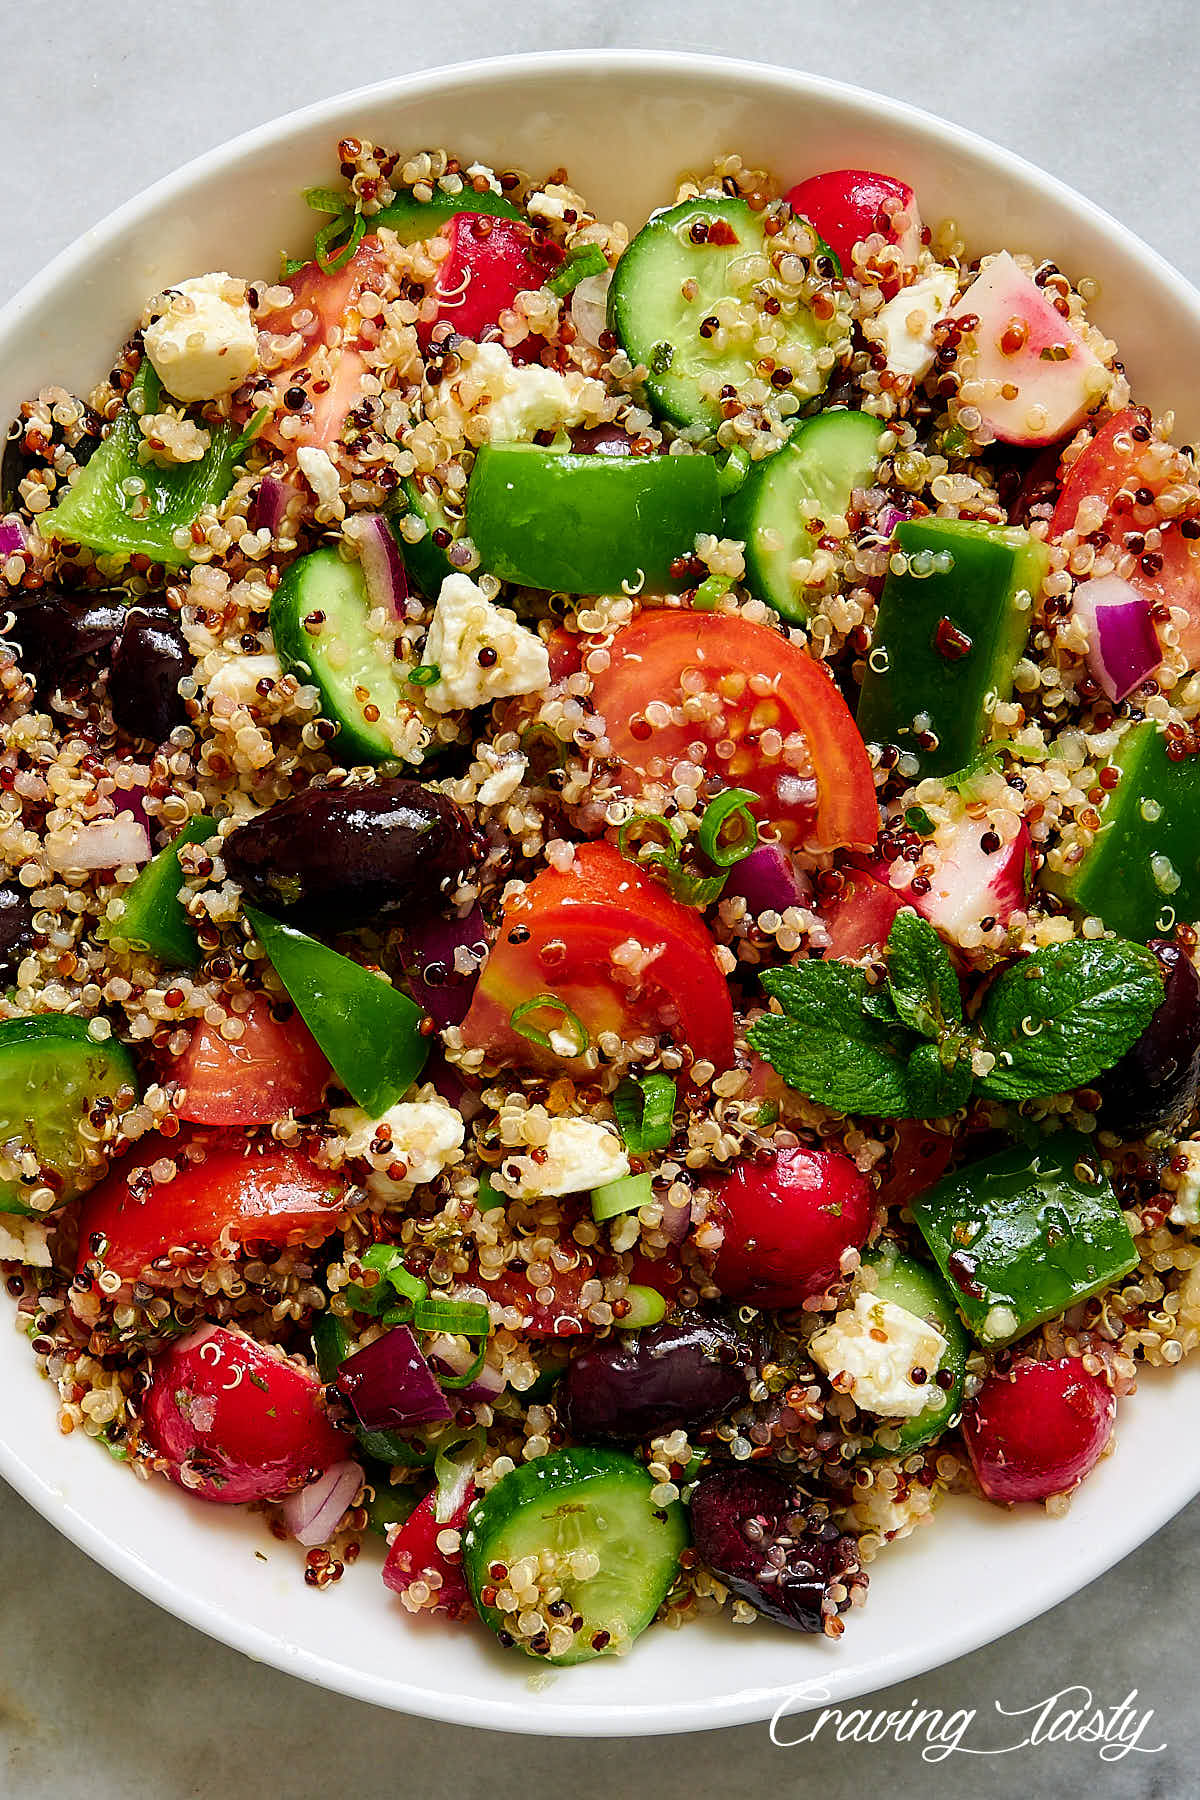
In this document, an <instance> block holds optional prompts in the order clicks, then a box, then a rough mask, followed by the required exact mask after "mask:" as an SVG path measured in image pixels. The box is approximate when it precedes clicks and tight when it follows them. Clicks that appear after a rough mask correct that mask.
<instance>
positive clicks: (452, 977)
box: [400, 906, 487, 1031]
mask: <svg viewBox="0 0 1200 1800" xmlns="http://www.w3.org/2000/svg"><path fill="white" fill-rule="evenodd" d="M463 949H465V950H471V951H472V952H475V953H476V967H475V970H474V972H473V973H472V974H470V975H463V974H461V973H460V972H458V971H457V970H456V969H455V966H454V953H455V951H456V950H463ZM486 949H487V932H486V930H485V929H484V923H483V914H482V912H481V911H480V910H479V908H478V907H477V906H474V907H472V908H471V911H470V912H469V913H468V914H467V916H466V918H465V919H443V918H442V917H441V916H440V915H439V914H437V913H434V914H432V915H431V916H430V917H429V918H427V919H422V920H421V921H419V922H418V923H417V924H415V925H412V926H408V927H406V928H405V931H404V934H403V936H402V938H401V940H400V961H401V963H402V964H403V966H404V973H405V974H406V975H407V976H408V981H409V986H410V987H411V989H412V995H413V999H414V1000H415V1001H416V1003H417V1005H418V1006H421V1007H424V1009H425V1011H426V1012H427V1013H428V1014H429V1015H430V1017H431V1018H432V1019H433V1022H434V1024H435V1025H436V1026H437V1028H438V1030H439V1031H444V1030H445V1028H446V1026H447V1025H460V1024H461V1023H462V1021H463V1020H464V1019H465V1018H466V1016H467V1013H468V1011H469V1010H470V1006H471V996H472V994H473V993H474V991H475V982H476V980H477V979H478V973H479V969H480V968H481V967H482V962H483V954H484V952H485V951H486ZM435 972H437V973H436V975H435V979H434V980H432V981H431V980H430V979H429V976H430V975H431V974H435Z"/></svg>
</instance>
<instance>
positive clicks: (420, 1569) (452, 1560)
mask: <svg viewBox="0 0 1200 1800" xmlns="http://www.w3.org/2000/svg"><path fill="white" fill-rule="evenodd" d="M437 1498H438V1497H437V1493H436V1491H435V1492H434V1493H432V1494H426V1496H425V1498H424V1499H423V1500H422V1501H421V1502H420V1503H419V1505H417V1506H416V1507H414V1509H413V1511H412V1512H411V1513H410V1514H409V1516H408V1518H407V1519H406V1520H405V1521H404V1523H403V1525H401V1527H400V1529H399V1531H398V1532H397V1533H396V1535H395V1537H394V1538H393V1539H392V1542H391V1546H390V1548H389V1549H388V1553H387V1561H386V1562H385V1563H384V1565H383V1579H384V1582H385V1583H386V1585H387V1586H388V1587H390V1588H391V1590H392V1592H393V1593H394V1594H399V1595H400V1596H401V1597H402V1598H404V1599H405V1601H406V1603H407V1605H408V1608H409V1611H410V1612H435V1613H449V1615H450V1617H451V1618H454V1619H466V1618H469V1617H470V1616H471V1612H472V1607H471V1596H470V1594H469V1593H468V1592H467V1582H466V1577H465V1576H464V1574H463V1572H462V1552H461V1551H460V1550H455V1551H454V1552H453V1553H452V1554H450V1555H447V1554H446V1552H445V1551H444V1550H441V1549H439V1548H438V1539H439V1537H440V1536H441V1535H442V1533H443V1532H444V1531H461V1530H462V1528H463V1526H464V1525H465V1524H466V1522H467V1514H468V1513H469V1512H470V1510H471V1503H472V1501H473V1500H474V1498H475V1485H474V1483H473V1482H472V1483H471V1485H470V1486H469V1487H468V1489H467V1491H466V1493H465V1494H464V1495H463V1497H462V1499H461V1500H460V1501H459V1503H458V1505H457V1506H456V1507H455V1508H454V1510H453V1511H452V1512H451V1514H450V1516H449V1518H447V1519H446V1520H445V1521H444V1522H440V1521H439V1520H438V1517H437V1513H436V1507H437ZM431 1576H432V1577H433V1580H430V1577H431ZM418 1583H421V1584H422V1586H423V1591H424V1594H425V1595H426V1596H427V1597H426V1598H421V1599H416V1598H413V1597H411V1595H412V1590H413V1589H414V1588H415V1587H416V1586H417V1584H418Z"/></svg>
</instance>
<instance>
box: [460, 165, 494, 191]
mask: <svg viewBox="0 0 1200 1800" xmlns="http://www.w3.org/2000/svg"><path fill="white" fill-rule="evenodd" d="M463 174H464V176H465V177H466V179H467V180H468V181H470V182H472V183H473V182H476V181H478V179H479V177H480V176H481V175H482V176H483V179H484V180H485V181H486V182H487V184H488V186H489V187H490V188H491V190H492V192H493V194H502V193H503V192H504V189H503V188H502V187H501V186H500V183H499V182H498V181H497V179H496V173H495V170H494V169H489V168H488V166H487V164H486V163H481V162H473V163H472V164H471V166H470V168H468V169H464V170H463ZM476 191H478V190H476Z"/></svg>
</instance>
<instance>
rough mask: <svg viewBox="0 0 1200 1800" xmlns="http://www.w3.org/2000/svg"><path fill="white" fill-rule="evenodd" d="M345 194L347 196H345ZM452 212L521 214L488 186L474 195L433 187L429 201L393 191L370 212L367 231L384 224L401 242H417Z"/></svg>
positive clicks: (431, 233)
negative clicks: (383, 203)
mask: <svg viewBox="0 0 1200 1800" xmlns="http://www.w3.org/2000/svg"><path fill="white" fill-rule="evenodd" d="M349 197H350V196H349V195H347V199H349ZM456 213H488V214H490V215H491V216H492V217H493V218H498V219H521V218H524V216H525V215H524V214H523V213H522V211H521V209H520V208H519V207H517V206H514V205H513V203H512V201H511V200H506V199H505V198H504V195H503V194H496V193H493V192H492V190H491V188H488V189H487V190H486V191H485V192H484V193H482V194H477V193H476V192H475V190H474V188H464V189H463V191H462V193H461V194H444V193H443V192H442V191H441V189H440V188H435V190H434V195H433V199H432V200H414V199H413V196H412V195H411V193H405V194H397V196H396V198H395V199H394V200H393V201H392V203H391V205H390V206H385V207H384V208H383V209H382V211H381V212H377V213H373V214H372V215H371V217H370V218H369V219H368V220H367V231H368V232H375V231H378V230H380V228H381V227H384V226H386V228H387V229H388V230H389V231H394V232H395V233H396V236H397V237H398V238H399V239H400V242H401V243H402V244H419V243H421V242H422V240H423V239H425V238H431V237H433V236H434V235H435V234H436V233H437V232H439V231H440V230H441V229H442V226H443V225H446V224H448V223H449V221H450V220H451V219H452V218H453V217H454V215H455V214H456Z"/></svg>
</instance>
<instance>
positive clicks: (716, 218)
mask: <svg viewBox="0 0 1200 1800" xmlns="http://www.w3.org/2000/svg"><path fill="white" fill-rule="evenodd" d="M772 246H773V240H771V239H769V238H768V237H767V235H766V232H765V230H764V217H763V215H762V214H761V213H756V212H754V211H753V210H752V209H751V208H750V207H749V206H748V205H747V203H746V201H744V200H734V199H727V198H725V197H724V196H721V195H714V194H702V195H701V196H700V197H699V198H698V199H695V200H684V201H681V202H680V204H679V205H678V206H671V207H668V208H666V210H665V211H663V212H659V213H655V214H654V215H653V216H652V217H651V218H650V220H649V221H648V222H647V223H646V224H645V225H643V227H642V229H641V230H640V231H639V232H638V234H637V236H636V237H635V238H634V240H633V242H632V243H631V244H630V245H629V248H628V249H627V250H626V251H625V253H624V255H623V256H622V257H621V259H620V261H619V262H618V264H617V267H616V270H615V272H614V274H613V279H612V284H611V286H610V287H609V290H608V323H609V327H610V329H611V330H612V331H615V332H616V334H617V336H618V338H619V339H620V341H621V346H622V348H623V349H624V350H625V352H626V354H627V355H628V356H629V358H630V359H631V361H633V362H634V363H642V364H644V365H645V367H646V368H647V370H648V371H649V373H648V374H647V377H646V393H647V395H648V396H649V398H650V401H651V404H652V405H653V407H654V410H655V411H656V412H657V413H658V414H659V416H660V417H661V418H664V419H671V420H673V421H674V423H675V424H677V425H684V426H687V425H704V426H707V427H708V429H709V430H710V431H715V430H716V428H717V426H718V425H719V424H720V423H721V420H722V418H723V416H724V414H723V410H722V398H721V389H722V388H726V387H732V388H734V389H736V390H737V392H738V393H739V395H740V394H741V393H742V392H743V391H744V389H745V388H746V387H747V385H748V384H749V383H751V382H756V383H758V382H761V380H762V376H761V374H760V373H759V372H758V369H757V366H756V365H757V364H758V363H759V361H760V360H761V358H762V356H763V355H764V348H763V345H764V343H765V342H766V341H768V340H769V341H770V343H771V350H770V354H771V356H772V357H773V359H774V364H775V370H774V373H775V375H776V376H778V375H779V373H780V371H783V370H787V371H788V372H789V373H790V376H791V380H790V381H789V382H788V383H787V384H786V386H780V387H777V388H775V389H774V391H775V392H776V393H777V394H783V393H789V394H791V395H792V396H794V397H795V398H796V399H797V400H807V399H811V398H812V397H813V396H814V395H816V394H819V393H821V392H823V390H824V389H825V387H826V386H827V385H828V382H829V377H830V375H831V374H832V372H833V362H832V359H828V367H824V368H822V367H821V366H820V365H819V363H818V360H817V353H818V352H819V351H821V350H824V349H825V348H826V346H827V345H828V344H829V343H831V342H833V341H834V340H835V339H836V338H837V337H839V336H841V335H843V334H844V330H845V327H844V325H843V324H842V322H841V320H840V318H839V315H838V313H837V311H836V310H834V312H833V315H832V318H831V319H830V321H829V323H828V324H824V325H823V324H821V323H820V322H819V321H818V320H817V319H816V318H815V317H814V315H813V313H812V311H811V310H810V308H809V306H808V305H807V304H806V303H805V301H804V300H802V299H800V298H799V297H798V295H797V290H796V288H795V287H794V286H790V285H788V284H786V283H784V282H781V281H780V279H779V277H778V273H777V271H776V269H775V268H774V266H768V263H767V261H766V260H765V259H768V258H769V257H770V256H771V254H772ZM780 253H781V250H780V251H777V252H775V254H777V255H778V254H780ZM768 301H770V303H771V305H772V306H774V305H775V303H778V308H779V310H778V311H777V312H774V311H772V310H770V309H769V308H768V306H767V305H766V304H765V303H766V302H768ZM714 316H720V317H721V320H722V323H721V326H720V328H719V329H716V330H714V329H713V328H712V327H711V325H710V324H709V321H710V320H711V319H712V318H713V317H714Z"/></svg>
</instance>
